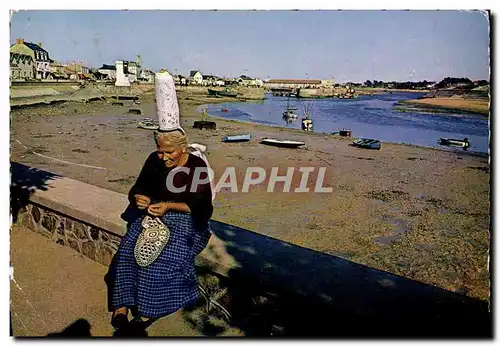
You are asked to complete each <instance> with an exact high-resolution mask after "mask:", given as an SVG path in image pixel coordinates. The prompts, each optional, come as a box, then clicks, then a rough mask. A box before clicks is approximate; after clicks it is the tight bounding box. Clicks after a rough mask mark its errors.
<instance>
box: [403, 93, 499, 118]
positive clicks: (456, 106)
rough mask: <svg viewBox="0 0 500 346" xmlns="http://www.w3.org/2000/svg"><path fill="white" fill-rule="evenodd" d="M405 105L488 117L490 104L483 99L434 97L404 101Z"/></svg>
mask: <svg viewBox="0 0 500 346" xmlns="http://www.w3.org/2000/svg"><path fill="white" fill-rule="evenodd" d="M404 103H405V104H409V105H415V106H419V107H423V109H426V108H427V109H432V108H434V109H438V110H443V111H450V110H451V111H457V110H458V111H466V112H473V113H479V114H485V115H489V113H490V102H489V100H483V99H479V100H478V99H468V98H462V97H435V98H423V99H419V100H408V101H404Z"/></svg>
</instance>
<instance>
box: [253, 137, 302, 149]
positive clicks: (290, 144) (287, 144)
mask: <svg viewBox="0 0 500 346" xmlns="http://www.w3.org/2000/svg"><path fill="white" fill-rule="evenodd" d="M260 143H261V144H265V145H272V146H275V147H283V148H298V147H300V146H303V145H305V144H306V143H305V142H301V141H292V140H287V139H284V140H282V139H275V138H263V139H262V140H261V141H260Z"/></svg>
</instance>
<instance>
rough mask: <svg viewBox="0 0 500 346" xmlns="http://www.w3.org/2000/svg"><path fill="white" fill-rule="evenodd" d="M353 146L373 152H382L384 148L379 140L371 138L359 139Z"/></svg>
mask: <svg viewBox="0 0 500 346" xmlns="http://www.w3.org/2000/svg"><path fill="white" fill-rule="evenodd" d="M352 145H353V146H355V147H357V148H363V149H373V150H380V148H381V147H382V145H381V143H380V141H379V140H378V139H371V138H360V139H357V140H355V141H354V142H352Z"/></svg>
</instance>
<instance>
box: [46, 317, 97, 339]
mask: <svg viewBox="0 0 500 346" xmlns="http://www.w3.org/2000/svg"><path fill="white" fill-rule="evenodd" d="M91 328H92V327H91V325H90V323H89V321H87V320H86V319H83V318H80V319H78V320H76V321H75V322H73V323H72V324H70V325H69V326H68V327H66V328H65V329H64V330H63V331H61V332H55V333H50V334H48V335H47V337H49V338H58V337H59V338H61V337H62V338H67V337H73V338H81V337H91V336H92V333H91V332H90V330H91Z"/></svg>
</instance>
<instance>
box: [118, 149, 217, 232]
mask: <svg viewBox="0 0 500 346" xmlns="http://www.w3.org/2000/svg"><path fill="white" fill-rule="evenodd" d="M184 167H185V168H188V169H189V173H186V172H182V171H179V172H177V173H176V174H175V175H174V179H173V185H174V187H176V188H182V187H184V186H185V190H184V192H173V191H169V190H168V189H167V176H168V174H169V173H170V172H171V171H172V170H173V169H174V167H172V168H169V167H167V166H165V162H164V161H163V160H161V159H160V158H159V157H158V154H157V153H156V152H153V153H151V154H150V155H149V157H148V158H147V159H146V162H145V163H144V166H143V167H142V170H141V173H140V174H139V177H138V178H137V181H136V182H135V184H134V186H132V188H131V189H130V192H129V194H128V198H129V201H130V203H131V204H132V205H133V206H136V204H135V197H134V195H137V194H139V195H144V196H147V197H149V198H150V199H151V203H152V204H153V203H158V202H179V203H186V204H187V205H188V207H189V209H190V210H191V216H192V218H193V222H194V223H195V226H197V227H203V228H205V227H207V225H208V221H209V220H210V218H211V217H212V213H213V206H212V190H211V188H210V183H209V182H207V183H204V184H198V186H197V188H196V190H195V191H194V192H191V185H192V182H193V179H194V176H195V169H196V168H197V167H201V168H205V169H206V167H207V166H206V164H205V161H203V160H202V159H201V158H199V157H198V156H195V155H193V154H189V158H188V160H187V162H186V164H185V165H184ZM199 179H201V181H203V180H205V179H207V172H206V170H204V171H202V173H201V175H200V178H199Z"/></svg>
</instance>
